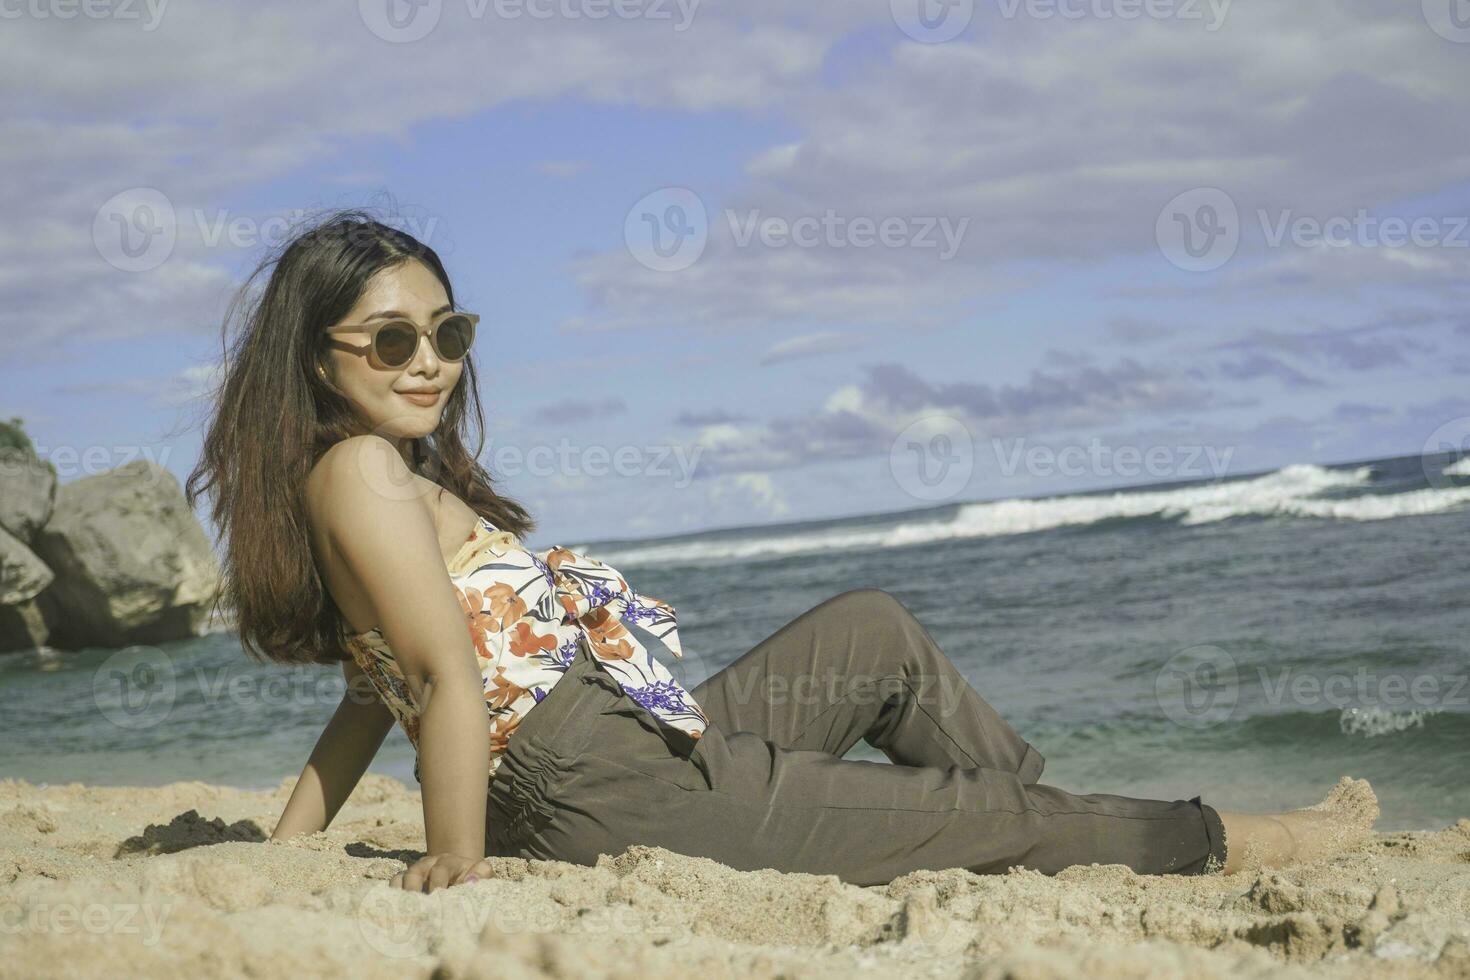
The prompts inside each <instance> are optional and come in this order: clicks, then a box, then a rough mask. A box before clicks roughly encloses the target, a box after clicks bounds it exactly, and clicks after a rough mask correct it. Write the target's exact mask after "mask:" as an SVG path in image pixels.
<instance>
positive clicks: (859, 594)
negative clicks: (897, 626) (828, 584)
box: [825, 588, 913, 620]
mask: <svg viewBox="0 0 1470 980" xmlns="http://www.w3.org/2000/svg"><path fill="white" fill-rule="evenodd" d="M825 605H828V606H830V607H831V611H833V612H838V613H841V614H842V615H845V616H850V617H864V618H869V619H875V620H883V619H890V618H895V617H898V618H912V617H913V614H912V613H910V612H909V610H908V607H907V606H905V605H904V604H903V603H902V602H900V601H899V600H898V597H897V596H895V595H894V594H893V593H891V592H888V591H887V590H885V589H873V588H865V589H849V590H847V591H846V592H841V593H839V594H837V595H835V596H833V597H832V598H831V599H828V600H827V602H826V603H825Z"/></svg>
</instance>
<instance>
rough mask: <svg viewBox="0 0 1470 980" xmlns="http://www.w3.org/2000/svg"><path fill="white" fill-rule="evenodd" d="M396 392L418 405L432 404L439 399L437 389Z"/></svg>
mask: <svg viewBox="0 0 1470 980" xmlns="http://www.w3.org/2000/svg"><path fill="white" fill-rule="evenodd" d="M398 394H400V395H402V396H403V397H404V398H407V399H408V400H409V401H411V402H414V403H415V404H418V405H432V404H434V403H435V402H436V401H438V400H439V392H437V391H400V392H399V393H398Z"/></svg>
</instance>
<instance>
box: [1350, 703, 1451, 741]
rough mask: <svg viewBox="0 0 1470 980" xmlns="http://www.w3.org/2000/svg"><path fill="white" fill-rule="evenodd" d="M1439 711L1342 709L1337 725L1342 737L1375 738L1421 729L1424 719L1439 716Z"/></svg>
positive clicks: (1369, 708) (1375, 708)
mask: <svg viewBox="0 0 1470 980" xmlns="http://www.w3.org/2000/svg"><path fill="white" fill-rule="evenodd" d="M1439 711H1440V709H1438V708H1410V709H1408V710H1406V711H1392V710H1390V709H1388V708H1381V707H1378V706H1377V705H1374V706H1372V707H1367V708H1343V709H1342V714H1341V715H1339V716H1338V719H1337V723H1338V726H1339V727H1341V728H1342V733H1343V734H1344V735H1362V736H1363V737H1364V738H1377V737H1378V736H1380V735H1392V734H1393V733H1395V732H1402V731H1406V730H1407V729H1410V728H1423V727H1424V719H1426V718H1432V717H1434V716H1435V715H1437V714H1439Z"/></svg>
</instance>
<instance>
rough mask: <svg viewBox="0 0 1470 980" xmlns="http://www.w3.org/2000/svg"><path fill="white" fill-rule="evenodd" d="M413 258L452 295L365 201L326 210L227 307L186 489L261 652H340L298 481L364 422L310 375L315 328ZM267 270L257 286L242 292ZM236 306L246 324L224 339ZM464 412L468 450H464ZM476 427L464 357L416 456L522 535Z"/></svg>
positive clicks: (323, 656)
mask: <svg viewBox="0 0 1470 980" xmlns="http://www.w3.org/2000/svg"><path fill="white" fill-rule="evenodd" d="M412 259H417V260H418V261H420V262H422V263H424V265H425V266H427V267H428V268H429V269H430V270H432V271H433V273H434V275H436V276H438V278H439V281H440V282H441V283H442V284H443V286H444V292H445V294H446V295H447V296H448V297H449V302H450V304H451V306H452V305H453V304H454V291H453V289H452V288H451V287H450V284H449V277H448V275H447V274H446V273H445V271H444V265H443V263H441V262H440V261H439V256H438V255H437V254H435V252H434V250H433V249H431V248H429V247H428V246H427V245H425V244H423V243H422V242H420V241H418V240H417V239H415V238H414V237H413V236H411V235H409V234H406V233H404V232H402V231H399V230H397V229H395V228H391V227H389V226H387V225H385V224H382V223H380V222H378V221H377V220H375V219H374V218H372V217H371V216H369V215H368V214H367V213H366V212H365V211H363V210H360V209H346V210H338V211H333V212H330V213H329V214H328V215H327V216H326V217H325V218H323V219H321V220H319V221H318V222H317V223H316V224H315V226H309V227H306V228H305V229H303V230H300V231H298V232H296V233H295V234H293V235H292V236H290V237H289V238H288V240H287V241H285V242H284V243H283V244H282V245H281V246H279V247H278V248H276V249H273V250H272V251H271V253H270V254H268V255H267V256H266V257H265V259H263V260H262V261H261V262H260V264H259V265H258V266H257V267H256V269H255V271H254V272H252V273H251V274H250V276H249V278H248V279H246V281H245V283H244V285H242V286H241V288H240V290H239V292H238V294H237V295H236V296H235V298H234V300H233V301H232V302H231V304H230V308H229V311H228V312H227V313H226V316H225V321H224V326H223V329H222V342H223V346H224V352H223V361H222V364H221V372H220V376H219V380H218V383H217V385H216V386H215V387H214V388H213V389H212V390H211V392H210V393H209V404H210V405H211V406H212V412H211V417H210V419H209V425H208V434H207V436H206V437H205V440H204V447H203V452H202V454H201V457H200V461H199V464H198V466H196V467H195V469H194V471H193V472H192V473H191V474H190V475H189V479H188V481H187V483H186V484H185V494H186V496H187V498H188V501H189V505H190V506H191V507H193V506H194V504H195V501H196V500H197V499H198V497H199V495H200V494H201V493H202V492H204V491H206V490H207V491H209V493H210V497H211V515H212V516H213V518H214V522H215V524H216V526H217V527H218V529H219V533H220V537H221V540H223V541H225V542H226V544H225V547H224V560H223V566H224V567H223V577H222V580H221V585H220V593H219V596H218V597H217V600H216V605H217V606H218V605H219V604H220V603H221V602H223V604H224V605H226V606H228V607H229V608H230V611H231V612H232V613H233V614H234V618H235V625H236V629H237V630H238V632H239V634H240V642H241V645H242V646H243V647H244V648H245V651H246V653H247V654H248V655H249V656H250V657H251V658H252V659H255V660H257V661H265V660H271V661H275V662H277V663H283V664H304V663H318V664H329V663H335V662H337V661H341V660H345V659H347V658H348V654H347V652H346V650H345V649H344V648H343V646H342V634H341V631H342V629H343V619H342V614H341V612H340V611H339V610H338V609H337V605H336V603H335V602H334V601H333V600H332V598H331V596H330V594H329V593H328V592H327V590H326V587H325V585H324V584H323V582H322V579H321V576H320V573H319V571H318V569H317V567H316V562H315V560H314V558H313V555H312V549H311V544H310V539H309V537H308V534H307V520H306V506H305V498H304V495H303V491H304V490H305V486H306V478H307V476H308V474H310V472H311V469H312V467H313V466H314V465H315V464H316V462H317V460H319V459H320V458H321V456H322V454H323V453H325V452H326V451H327V450H328V449H329V448H331V447H332V446H333V445H335V444H336V443H338V442H340V441H341V440H343V439H345V438H347V437H348V436H351V435H354V434H357V433H360V432H361V431H363V426H362V423H361V421H359V420H357V419H356V418H355V414H354V412H353V409H352V406H351V404H350V403H349V402H348V401H347V400H346V399H345V398H343V397H342V396H341V395H340V394H339V393H338V392H337V391H336V390H334V389H333V388H331V387H329V386H328V385H327V384H326V383H325V382H324V381H323V380H322V378H321V377H320V376H319V375H318V374H317V365H318V364H321V363H323V360H322V358H323V350H324V347H323V343H322V339H323V337H324V334H323V333H322V330H323V328H325V327H327V326H329V325H331V324H333V323H336V322H338V321H340V320H341V319H342V318H343V317H344V316H346V315H347V313H348V311H350V310H351V309H352V307H353V306H354V305H355V304H356V303H357V301H358V299H359V298H360V296H361V294H362V292H363V290H364V288H365V287H366V286H367V284H368V281H369V280H370V279H372V277H373V276H375V275H376V274H378V273H379V272H381V271H382V270H384V269H388V268H392V267H394V266H397V265H399V264H401V263H404V262H407V261H409V260H412ZM266 269H270V270H271V273H270V278H269V280H268V281H267V282H266V283H265V286H264V289H263V290H261V291H260V293H259V295H258V296H255V297H253V298H247V297H248V296H249V294H250V291H251V285H252V283H254V282H256V280H257V279H258V278H259V277H260V276H261V275H262V274H263V273H264V272H265V270H266ZM237 311H242V324H241V327H240V330H239V331H238V334H237V336H235V338H234V340H233V343H231V339H230V323H231V321H232V319H233V317H234V314H235V313H236V312H237ZM471 418H473V421H474V426H473V428H474V440H475V447H476V448H475V451H474V452H473V453H471V452H468V451H467V450H466V448H465V445H466V442H467V441H468V439H467V435H468V432H469V430H470V424H469V423H470V420H471ZM484 425H485V419H484V413H483V411H482V409H481V405H480V395H479V390H478V387H477V385H476V382H475V366H474V358H473V356H468V357H466V358H465V360H464V373H463V374H462V375H461V378H460V383H459V384H457V385H456V386H455V387H454V390H453V391H452V392H451V394H450V396H449V401H448V402H447V403H446V404H445V407H444V412H443V414H442V416H441V417H440V421H439V426H438V428H437V429H435V430H434V432H433V433H432V435H431V436H429V437H426V439H420V440H415V441H414V444H413V448H414V457H415V463H416V466H417V464H418V463H419V461H424V463H425V464H426V470H425V471H421V472H422V475H424V476H427V477H429V478H430V479H433V480H435V482H437V483H439V484H440V485H441V486H442V487H444V488H445V489H447V490H449V491H450V492H452V493H454V494H456V495H457V496H458V497H459V498H460V499H461V500H463V501H464V502H465V503H466V504H468V505H469V506H470V507H471V508H472V509H473V510H474V511H475V512H476V513H478V514H480V515H481V516H482V517H485V518H486V519H487V520H489V521H490V522H491V523H492V524H494V525H495V526H496V527H497V528H500V529H501V530H505V531H511V532H513V533H514V534H516V535H517V536H518V537H524V536H525V535H526V534H527V533H528V532H530V531H531V530H533V529H534V528H535V522H534V521H533V520H532V518H531V516H530V514H529V513H527V511H526V510H525V509H524V508H523V507H522V506H521V505H520V504H518V503H516V502H515V501H514V500H511V499H509V498H507V497H503V496H501V495H500V494H498V493H496V492H495V489H494V487H493V486H492V482H491V479H490V475H489V474H488V473H487V472H486V471H485V470H484V469H483V468H481V466H480V465H479V463H478V462H477V461H476V460H477V457H478V456H479V454H480V452H481V450H483V448H484V440H485V436H484ZM429 440H432V444H431V445H425V444H424V443H426V442H428V441H429Z"/></svg>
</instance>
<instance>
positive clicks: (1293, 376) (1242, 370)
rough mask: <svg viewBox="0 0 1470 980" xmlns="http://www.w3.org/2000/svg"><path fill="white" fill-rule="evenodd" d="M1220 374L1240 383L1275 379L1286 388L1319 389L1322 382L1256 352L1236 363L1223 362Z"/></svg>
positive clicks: (1277, 359)
mask: <svg viewBox="0 0 1470 980" xmlns="http://www.w3.org/2000/svg"><path fill="white" fill-rule="evenodd" d="M1220 373H1221V374H1224V375H1225V376H1226V377H1228V378H1235V379H1237V380H1240V381H1253V380H1255V379H1256V378H1275V379H1277V380H1278V381H1280V382H1282V383H1283V384H1285V385H1286V386H1287V387H1288V388H1321V387H1322V386H1323V385H1322V382H1321V381H1318V380H1317V379H1316V378H1313V377H1310V376H1308V375H1305V374H1303V373H1302V372H1300V371H1298V370H1297V369H1296V368H1294V367H1292V366H1291V365H1290V364H1287V363H1286V362H1285V361H1283V360H1281V359H1280V358H1277V357H1272V356H1271V355H1270V354H1262V353H1261V352H1259V351H1256V352H1254V353H1251V354H1247V355H1246V356H1245V357H1242V358H1241V359H1240V360H1237V361H1224V362H1222V363H1221V364H1220Z"/></svg>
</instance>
